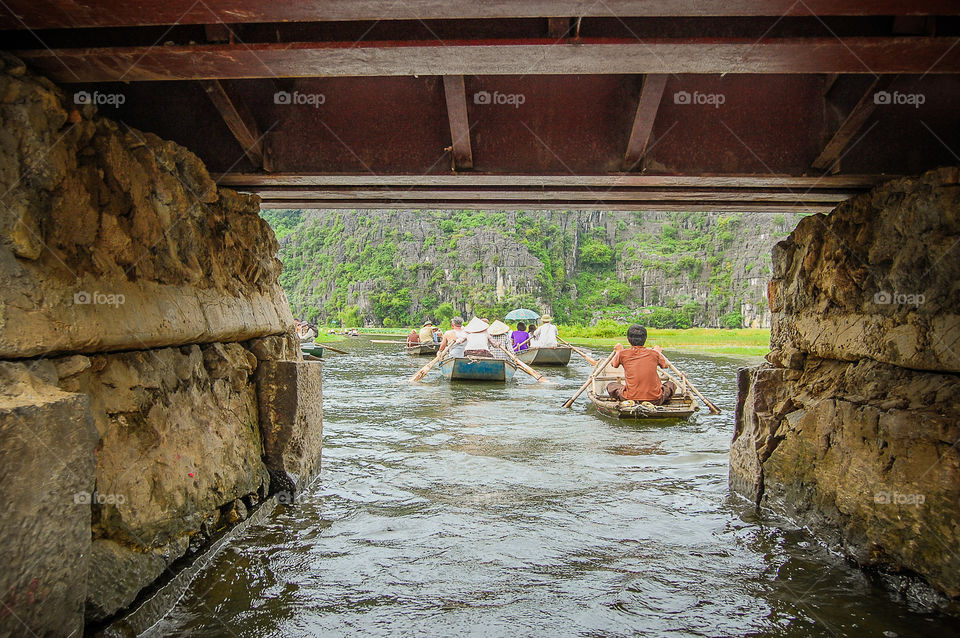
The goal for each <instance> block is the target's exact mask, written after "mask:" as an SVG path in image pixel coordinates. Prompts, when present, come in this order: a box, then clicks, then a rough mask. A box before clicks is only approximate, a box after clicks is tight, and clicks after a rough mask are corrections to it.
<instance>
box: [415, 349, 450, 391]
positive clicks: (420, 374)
mask: <svg viewBox="0 0 960 638" xmlns="http://www.w3.org/2000/svg"><path fill="white" fill-rule="evenodd" d="M452 345H453V344H452V343H451V344H450V346H452ZM450 346H447V347H446V348H444V349H443V350H441V351H440V352H438V353H437V356H436V357H434V358H433V361H431V362H430V363H428V364H427V365H425V366H423V367H422V368H420V369H419V370H417V373H416V374H415V375H413V376H412V377H410V380H411V381H413V382H417V381H419V380H420V379H422V378H423V377H425V376H427V373H428V372H430V369H431V368H433V366H435V365H437V362H439V361H440V360H441V359H443V356H444V355H445V354H447V350H449V349H450Z"/></svg>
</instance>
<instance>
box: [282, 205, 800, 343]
mask: <svg viewBox="0 0 960 638" xmlns="http://www.w3.org/2000/svg"><path fill="white" fill-rule="evenodd" d="M263 215H264V217H265V218H266V219H267V221H268V222H269V223H270V225H271V226H272V227H273V228H274V229H275V231H276V233H277V236H278V238H279V239H280V242H281V251H280V259H281V261H282V262H283V265H284V269H283V274H282V275H281V279H280V280H281V284H282V285H283V287H284V290H285V291H286V292H287V295H288V297H289V299H290V302H291V305H292V307H293V309H294V312H295V314H297V315H301V316H303V317H305V318H307V319H309V320H311V321H320V322H328V323H336V324H339V325H382V326H387V327H389V326H401V325H410V324H416V323H419V322H421V321H423V320H424V319H427V318H429V319H434V320H437V319H441V320H442V319H443V318H445V317H442V316H439V314H440V312H441V310H442V311H443V314H444V315H452V314H457V313H460V314H476V315H480V316H490V317H500V316H503V314H505V313H506V312H507V311H509V310H510V309H512V308H516V307H520V306H525V307H532V308H537V309H539V310H541V311H543V312H551V313H552V314H554V315H555V316H556V317H557V319H558V320H559V321H561V322H564V323H568V324H580V325H589V324H593V323H596V322H597V321H598V320H603V319H611V320H617V321H620V322H623V321H639V322H641V323H644V324H646V325H649V326H652V327H656V328H688V327H691V326H714V327H730V328H735V327H741V326H743V325H745V324H747V325H749V324H753V325H755V326H762V325H766V324H765V320H766V315H765V312H766V310H765V300H764V297H765V293H766V290H765V287H766V279H767V277H768V276H769V273H770V256H769V255H770V247H771V246H772V244H773V243H774V242H775V241H776V240H779V239H781V238H782V237H783V236H785V235H786V233H787V232H788V231H789V229H790V228H791V227H792V224H793V223H794V219H793V217H792V216H777V217H776V218H770V217H766V218H763V220H762V224H759V226H762V228H760V229H759V230H761V231H762V232H760V233H758V232H757V231H758V228H757V226H758V224H757V223H755V220H756V219H757V218H752V223H751V227H750V228H747V227H746V226H747V224H745V222H744V219H743V218H742V217H741V216H740V215H708V214H703V213H640V212H637V213H628V212H624V213H615V212H610V213H599V212H597V213H586V212H567V211H530V212H512V211H511V212H504V211H347V210H341V211H299V210H285V211H264V213H263ZM745 309H746V310H747V313H745V312H744V310H745ZM745 315H749V316H745Z"/></svg>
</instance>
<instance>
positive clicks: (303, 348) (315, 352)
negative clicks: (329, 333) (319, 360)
mask: <svg viewBox="0 0 960 638" xmlns="http://www.w3.org/2000/svg"><path fill="white" fill-rule="evenodd" d="M300 352H302V353H303V354H309V355H311V356H314V357H323V346H318V345H316V344H313V343H301V344H300Z"/></svg>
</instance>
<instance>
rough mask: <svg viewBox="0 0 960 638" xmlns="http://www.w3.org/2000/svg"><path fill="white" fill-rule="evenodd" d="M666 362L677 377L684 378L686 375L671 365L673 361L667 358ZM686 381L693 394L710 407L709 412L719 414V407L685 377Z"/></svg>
mask: <svg viewBox="0 0 960 638" xmlns="http://www.w3.org/2000/svg"><path fill="white" fill-rule="evenodd" d="M667 364H669V365H670V369H671V370H673V371H674V373H675V374H676V375H677V376H678V377H681V378H684V379H686V377H684V375H683V373H682V372H680V371H679V370H677V366H675V365H673V363H671V361H670V360H669V359H667ZM686 382H687V385H688V386H689V387H690V389H691V390H693V392H694V394H696V395H697V396H698V397H700V400H702V401H703V403H704V404H705V405H706V406H707V407H708V408H709V409H710V413H711V414H720V408H718V407H717V406H715V405H714V404H712V403H710V400H709V399H707V397H705V396H703V395H702V394H700V390H697V388H696V386H694V385H693V384H692V383H691V382H690V379H686Z"/></svg>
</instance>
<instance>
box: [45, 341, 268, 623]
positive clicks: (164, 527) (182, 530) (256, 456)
mask: <svg viewBox="0 0 960 638" xmlns="http://www.w3.org/2000/svg"><path fill="white" fill-rule="evenodd" d="M69 359H71V360H76V359H77V357H70V358H69ZM89 362H90V365H89V366H87V367H83V366H82V364H81V363H79V362H77V363H69V362H64V363H61V364H60V365H59V366H58V367H60V368H62V369H70V370H72V369H76V368H81V369H80V370H79V371H78V372H76V373H75V374H73V375H72V376H70V377H69V378H67V379H65V380H64V381H63V383H65V384H68V385H69V387H71V388H75V389H76V390H77V391H79V392H83V393H84V394H86V395H89V396H90V397H91V399H92V411H93V417H94V421H95V423H96V426H97V430H98V431H99V434H100V447H99V449H98V453H97V473H96V475H97V492H98V495H99V497H100V499H101V500H102V501H103V502H102V503H99V504H95V506H94V512H93V513H94V516H93V538H94V539H96V541H99V540H109V541H110V543H109V544H107V545H104V544H102V543H98V542H95V548H98V553H95V556H94V559H95V560H99V559H100V558H103V559H104V561H107V562H108V563H109V565H111V566H112V567H109V568H106V567H104V566H102V565H100V566H98V568H97V569H95V570H93V571H92V572H91V577H90V591H89V608H90V610H91V611H92V612H93V613H94V614H95V617H106V616H109V615H110V614H112V613H114V612H115V611H117V610H118V609H120V608H122V607H123V606H125V605H127V604H129V603H130V602H131V601H132V600H133V598H134V597H135V596H136V594H137V592H138V591H139V590H140V589H141V588H142V587H144V586H145V585H147V584H149V583H150V582H152V580H153V579H154V578H156V577H157V576H158V575H160V573H162V572H163V570H164V569H165V568H166V567H167V566H168V565H169V564H170V563H172V562H173V561H174V560H176V559H177V558H179V557H180V556H182V555H183V554H184V552H185V551H186V549H187V546H188V544H189V540H190V537H192V536H195V535H197V534H202V533H203V532H204V531H206V528H205V524H206V525H207V528H213V527H214V524H215V523H216V522H217V521H218V520H219V517H220V508H221V507H222V506H224V505H225V504H228V503H231V502H232V501H234V500H236V499H239V498H241V497H243V496H246V495H248V494H259V495H263V494H265V493H266V491H267V489H268V485H269V477H268V475H267V471H266V468H265V467H264V465H263V463H262V461H261V458H260V457H261V454H262V446H261V443H260V434H259V428H258V414H257V395H256V388H255V386H254V385H253V383H252V381H251V375H252V374H253V371H254V369H255V368H256V366H257V359H256V357H255V356H254V355H253V354H252V353H250V352H249V351H248V350H246V349H245V348H243V346H241V345H239V344H236V343H230V344H220V343H217V344H208V345H205V346H203V347H201V346H198V345H192V346H182V347H180V348H163V349H160V350H150V351H139V352H129V353H122V354H109V355H97V356H94V357H90V358H89ZM210 531H212V529H211V530H210ZM108 559H109V560H108ZM127 570H132V573H128V571H127ZM101 579H107V580H108V581H109V582H103V581H102V580H101ZM101 595H102V596H103V597H102V598H101V597H99V596H101Z"/></svg>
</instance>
